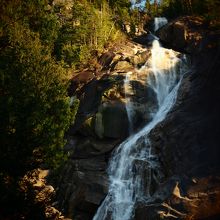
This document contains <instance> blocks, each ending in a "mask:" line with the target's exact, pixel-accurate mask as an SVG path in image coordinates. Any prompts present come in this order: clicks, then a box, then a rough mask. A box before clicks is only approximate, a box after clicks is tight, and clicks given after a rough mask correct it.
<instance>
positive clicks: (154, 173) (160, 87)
mask: <svg viewBox="0 0 220 220" xmlns="http://www.w3.org/2000/svg"><path fill="white" fill-rule="evenodd" d="M186 69H187V67H186V64H185V62H184V56H182V55H181V54H179V53H178V52H175V51H173V50H168V49H165V48H162V47H161V46H160V44H159V42H158V40H155V41H154V42H153V45H152V49H151V57H150V59H149V60H148V61H147V63H146V64H145V65H144V66H143V67H142V69H141V71H147V72H148V75H147V82H146V84H147V85H148V86H150V87H151V88H152V89H153V90H154V92H155V95H156V98H157V103H158V105H157V109H156V110H154V111H152V112H151V115H152V120H151V121H150V122H149V123H148V124H147V125H145V127H143V128H142V129H141V130H140V131H138V132H137V133H136V134H132V135H131V136H130V137H129V138H127V139H126V140H125V141H124V142H123V143H121V144H120V145H119V146H118V147H117V149H116V150H115V151H114V153H113V156H112V158H111V160H110V163H109V168H108V174H109V181H110V184H109V191H108V194H107V196H106V198H105V199H104V201H103V202H102V204H101V206H100V207H99V209H98V211H97V213H96V215H95V216H94V218H93V220H109V219H111V220H131V219H133V217H134V209H135V204H136V203H137V202H138V201H147V200H149V199H150V197H151V183H152V180H153V179H154V181H160V178H161V176H160V175H161V174H160V167H159V163H158V160H157V156H156V155H154V154H153V153H152V149H151V144H150V139H149V137H148V136H149V133H150V132H151V130H152V129H153V128H154V127H155V126H156V125H157V124H158V123H160V122H161V121H163V120H164V119H165V117H166V115H167V113H168V112H169V111H170V109H171V108H172V107H173V105H174V104H175V101H176V97H177V92H178V88H179V85H180V82H181V78H182V76H183V74H184V72H186ZM129 74H132V73H129ZM129 74H127V77H126V79H125V84H126V83H127V86H128V84H129ZM128 105H129V102H128ZM130 108H132V106H127V109H128V113H129V111H130V112H131V111H132V109H130ZM128 117H130V116H129V115H128Z"/></svg>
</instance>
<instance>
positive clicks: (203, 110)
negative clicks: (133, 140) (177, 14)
mask: <svg viewBox="0 0 220 220" xmlns="http://www.w3.org/2000/svg"><path fill="white" fill-rule="evenodd" d="M183 21H184V20H180V23H181V22H183ZM175 22H178V21H175ZM169 25H171V26H172V25H174V26H175V25H176V23H171V24H168V26H166V27H164V29H163V28H162V29H161V32H160V33H165V32H166V34H167V35H166V36H167V38H166V36H163V37H164V38H163V40H167V41H169V40H170V38H169V35H171V34H172V33H173V31H172V30H171V31H170V29H169V28H168V27H170V26H169ZM183 26H184V27H187V24H185V23H183ZM173 28H174V27H173ZM188 28H189V27H188ZM175 31H176V29H175ZM190 31H191V32H192V33H193V31H194V29H189V30H188V33H190ZM176 33H177V32H176ZM196 34H198V33H195V35H196ZM178 35H183V32H179V33H178ZM215 35H216V36H217V35H218V33H217V32H216V33H215ZM206 36H207V35H206ZM218 36H219V35H218ZM181 37H183V36H180V38H181ZM215 39H216V38H215ZM215 39H213V41H209V44H210V45H215V46H213V47H211V46H210V48H209V49H207V47H206V44H204V45H203V46H204V47H203V46H202V44H198V45H195V44H191V41H190V42H189V41H188V40H187V39H186V40H185V43H184V44H182V45H181V44H178V42H177V41H176V43H177V44H178V46H179V49H180V50H182V51H188V52H191V57H192V65H193V69H192V70H191V71H190V72H189V73H187V74H186V75H185V76H184V78H183V80H182V84H181V86H180V89H179V95H178V99H177V101H176V105H175V106H174V108H173V109H172V110H171V112H170V113H169V114H168V115H167V117H166V119H165V120H164V121H163V122H162V123H160V124H159V125H158V126H157V127H156V128H155V129H154V130H153V131H152V132H151V135H150V139H151V145H152V148H153V151H154V153H155V154H156V155H158V156H159V161H160V165H161V168H162V173H163V174H164V175H165V176H163V177H162V178H160V177H158V178H159V179H160V183H159V184H158V185H157V187H156V188H154V189H153V190H152V198H151V201H149V202H148V203H145V204H142V205H140V206H139V207H137V209H136V217H135V219H137V220H142V219H143V220H144V219H152V220H153V219H175V218H176V219H219V217H220V188H219V186H220V162H219V156H218V155H220V148H219V134H220V117H219V112H220V104H219V103H220V93H219V90H220V86H219V85H220V84H219V83H220V76H219V69H220V63H219V59H220V47H219V44H217V41H216V40H215ZM203 41H205V39H203V38H202V39H201V42H203ZM173 44H174V42H173ZM194 47H196V49H195V48H194ZM198 47H199V48H198ZM155 175H157V174H155Z"/></svg>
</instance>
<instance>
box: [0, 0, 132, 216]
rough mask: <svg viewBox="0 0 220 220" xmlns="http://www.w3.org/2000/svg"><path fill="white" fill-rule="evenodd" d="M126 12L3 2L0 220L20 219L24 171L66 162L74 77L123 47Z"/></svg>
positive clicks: (125, 8)
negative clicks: (108, 50)
mask: <svg viewBox="0 0 220 220" xmlns="http://www.w3.org/2000/svg"><path fill="white" fill-rule="evenodd" d="M130 6H131V3H130V1H129V0H120V1H108V2H107V1H104V0H103V1H99V0H96V1H87V0H83V1H79V0H76V1H72V0H63V1H59V0H57V1H47V0H38V1H35V0H30V1H23V0H9V1H8V0H7V1H6V0H3V1H1V5H0V12H1V13H0V85H1V86H0V106H1V108H0V121H1V123H0V145H1V147H0V167H1V168H0V197H1V199H0V204H1V211H0V212H1V216H0V217H3V218H4V214H5V215H7V212H10V213H13V212H22V210H20V211H19V209H20V208H21V209H22V204H23V203H22V201H23V200H24V199H25V195H21V193H20V183H21V182H20V180H21V178H22V176H24V175H25V173H26V172H27V171H29V170H31V169H34V168H36V167H38V166H39V164H41V165H42V164H43V166H44V168H45V167H46V168H54V167H58V166H59V165H60V164H61V163H62V161H64V158H65V155H64V153H63V146H64V145H65V133H66V131H67V130H68V128H69V126H70V124H71V123H73V120H74V115H75V112H76V108H77V104H73V105H70V102H71V101H70V98H69V97H68V95H67V89H68V85H69V80H70V78H71V77H72V76H71V72H72V70H73V69H75V68H80V67H81V66H88V65H89V64H90V61H91V59H92V58H93V57H94V55H96V54H97V53H98V51H101V50H103V48H104V46H106V44H107V43H108V42H114V41H117V40H118V39H119V40H120V39H122V37H123V34H122V29H123V22H124V21H125V20H131V12H130ZM11 196H13V199H12V197H11ZM13 201H14V203H13ZM18 201H20V202H18ZM18 203H20V205H18ZM23 206H24V204H23ZM15 207H17V208H15ZM24 216H25V215H24ZM33 219H34V217H33Z"/></svg>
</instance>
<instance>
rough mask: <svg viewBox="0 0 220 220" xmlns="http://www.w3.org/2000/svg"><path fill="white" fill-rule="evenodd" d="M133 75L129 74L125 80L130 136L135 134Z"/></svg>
mask: <svg viewBox="0 0 220 220" xmlns="http://www.w3.org/2000/svg"><path fill="white" fill-rule="evenodd" d="M131 75H132V72H127V74H126V77H125V80H124V89H125V101H126V105H125V106H126V111H127V115H128V121H129V134H131V133H132V132H133V114H134V112H133V103H132V101H131V98H130V97H129V96H131V94H132V87H131V85H130V76H131Z"/></svg>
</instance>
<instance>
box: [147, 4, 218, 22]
mask: <svg viewBox="0 0 220 220" xmlns="http://www.w3.org/2000/svg"><path fill="white" fill-rule="evenodd" d="M145 8H146V12H147V14H148V15H150V16H165V17H167V18H176V17H179V16H182V15H199V16H203V17H204V18H205V19H206V21H207V22H209V23H212V24H213V25H214V26H219V10H220V3H219V1H218V0H203V1H200V0H182V1H179V0H161V1H158V0H154V1H150V0H146V4H145Z"/></svg>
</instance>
